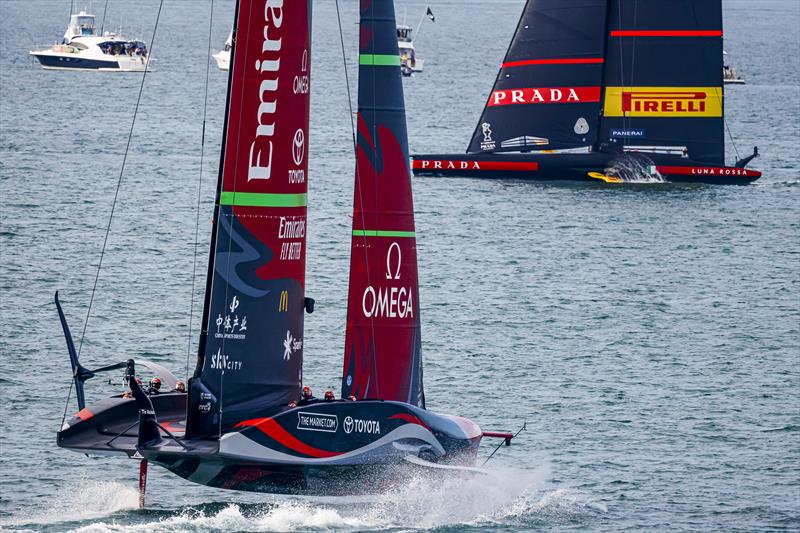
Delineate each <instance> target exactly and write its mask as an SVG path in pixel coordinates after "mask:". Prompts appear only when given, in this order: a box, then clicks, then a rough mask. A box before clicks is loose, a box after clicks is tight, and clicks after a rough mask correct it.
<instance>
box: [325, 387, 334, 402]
mask: <svg viewBox="0 0 800 533" xmlns="http://www.w3.org/2000/svg"><path fill="white" fill-rule="evenodd" d="M335 399H336V397H334V395H333V391H330V390H326V391H325V401H326V402H332V401H333V400H335Z"/></svg>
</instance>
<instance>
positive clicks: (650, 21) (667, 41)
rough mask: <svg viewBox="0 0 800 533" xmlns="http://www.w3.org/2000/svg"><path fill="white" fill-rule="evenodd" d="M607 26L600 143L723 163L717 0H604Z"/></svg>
mask: <svg viewBox="0 0 800 533" xmlns="http://www.w3.org/2000/svg"><path fill="white" fill-rule="evenodd" d="M608 23H609V28H608V35H607V39H608V43H607V53H606V65H605V67H606V70H605V91H604V103H603V115H604V116H603V120H602V121H601V125H600V140H601V142H602V143H604V144H607V145H610V146H611V147H612V148H613V147H615V146H616V147H617V149H619V148H620V147H622V146H623V145H624V146H648V147H653V149H658V148H660V147H674V149H675V151H676V152H681V151H683V152H686V153H684V155H688V156H689V157H691V158H692V159H693V160H695V161H700V162H703V163H708V164H713V165H721V164H723V163H724V159H725V145H724V131H723V128H724V124H723V90H722V87H723V85H722V2H721V0H671V1H670V2H664V1H662V0H635V1H632V0H611V1H610V12H609V17H608ZM683 148H685V149H686V150H683Z"/></svg>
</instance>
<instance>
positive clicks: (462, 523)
mask: <svg viewBox="0 0 800 533" xmlns="http://www.w3.org/2000/svg"><path fill="white" fill-rule="evenodd" d="M548 477H549V469H548V468H547V467H542V468H539V469H537V470H532V471H531V470H521V469H515V468H495V469H493V470H491V471H489V472H487V473H486V474H485V475H470V476H468V477H453V476H450V477H442V476H441V474H440V473H431V474H427V473H425V472H421V473H418V474H416V475H415V476H413V477H412V478H410V479H408V480H407V482H406V483H404V484H403V485H402V486H398V487H396V488H395V489H393V490H391V491H389V492H387V493H385V494H382V495H378V496H370V497H361V498H350V497H343V498H310V497H309V498H289V497H276V496H269V495H264V498H263V500H262V502H263V503H256V504H253V503H250V504H248V503H235V504H234V503H223V504H220V503H216V504H201V505H198V506H191V507H183V508H179V509H174V510H169V509H162V510H153V511H145V512H144V513H142V512H140V511H138V510H135V509H136V506H137V502H138V500H137V493H136V491H135V490H134V489H132V488H129V487H127V486H124V485H121V484H118V483H82V484H81V485H80V486H75V487H71V488H70V490H67V491H65V493H62V495H61V496H60V497H59V499H58V500H54V501H52V502H50V504H49V505H47V506H46V507H47V508H46V509H40V510H39V512H37V513H34V514H32V515H29V516H27V517H18V520H15V523H16V524H15V525H17V526H22V527H32V528H34V529H40V528H41V527H42V526H50V527H51V528H52V527H58V525H59V524H60V525H61V526H63V527H61V528H60V529H63V530H66V529H69V527H72V528H73V529H72V531H79V532H81V533H100V532H126V533H129V532H139V531H141V532H147V533H154V532H161V531H165V532H166V531H169V532H173V531H177V532H182V531H187V532H189V531H191V532H194V531H203V532H207V531H365V530H373V531H385V530H397V529H401V530H425V529H431V528H440V527H451V526H458V527H459V528H463V529H467V530H469V529H473V530H478V531H479V530H483V529H485V528H488V527H494V526H498V525H510V526H518V527H523V528H524V527H528V526H531V525H536V524H542V525H544V524H550V525H552V524H559V523H567V522H574V521H575V520H576V519H578V520H580V519H581V518H582V517H585V516H586V515H587V514H591V515H593V514H597V513H599V512H605V508H604V507H602V506H601V505H598V504H595V503H593V502H592V501H591V500H590V499H589V498H588V497H587V496H586V495H584V494H581V493H580V492H577V491H571V490H568V489H552V488H548V487H547V485H546V483H547V481H546V480H547V478H548ZM230 494H232V495H235V494H236V493H230ZM3 525H11V524H3ZM18 529H19V527H18V528H16V529H15V530H18Z"/></svg>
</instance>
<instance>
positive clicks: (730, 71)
mask: <svg viewBox="0 0 800 533" xmlns="http://www.w3.org/2000/svg"><path fill="white" fill-rule="evenodd" d="M722 55H723V56H726V55H728V52H726V51H725V50H723V51H722ZM726 63H727V61H726ZM722 82H723V83H724V84H725V85H744V84H745V83H746V82H745V81H744V78H742V77H741V76H739V75H738V74H737V73H736V68H735V67H732V66H730V65H723V66H722Z"/></svg>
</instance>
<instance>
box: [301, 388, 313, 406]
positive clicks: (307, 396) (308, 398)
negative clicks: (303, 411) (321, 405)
mask: <svg viewBox="0 0 800 533" xmlns="http://www.w3.org/2000/svg"><path fill="white" fill-rule="evenodd" d="M316 401H317V399H316V398H315V397H314V394H313V393H312V392H311V387H308V386H305V387H303V394H302V397H301V398H300V401H299V402H297V405H307V404H309V403H314V402H316Z"/></svg>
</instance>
